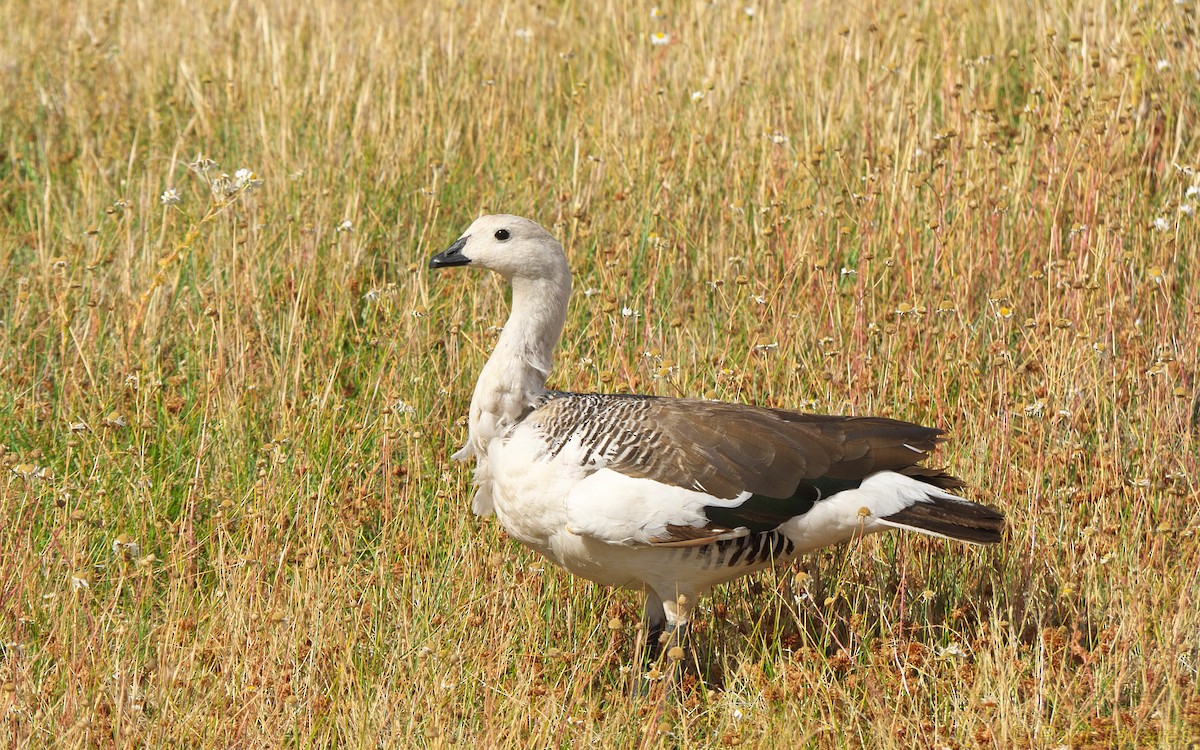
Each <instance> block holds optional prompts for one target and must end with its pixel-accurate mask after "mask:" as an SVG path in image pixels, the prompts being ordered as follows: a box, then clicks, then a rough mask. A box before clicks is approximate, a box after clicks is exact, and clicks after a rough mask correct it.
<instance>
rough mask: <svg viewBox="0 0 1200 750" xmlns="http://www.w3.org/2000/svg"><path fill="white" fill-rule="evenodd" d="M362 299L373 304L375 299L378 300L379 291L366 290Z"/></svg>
mask: <svg viewBox="0 0 1200 750" xmlns="http://www.w3.org/2000/svg"><path fill="white" fill-rule="evenodd" d="M362 298H363V299H364V300H366V301H367V302H374V301H376V300H377V299H379V290H378V289H368V290H367V293H366V294H364V295H363V296H362Z"/></svg>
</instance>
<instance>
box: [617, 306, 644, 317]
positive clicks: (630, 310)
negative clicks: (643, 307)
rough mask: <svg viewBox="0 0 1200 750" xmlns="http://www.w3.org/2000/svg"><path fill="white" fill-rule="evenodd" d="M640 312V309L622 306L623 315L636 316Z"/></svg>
mask: <svg viewBox="0 0 1200 750" xmlns="http://www.w3.org/2000/svg"><path fill="white" fill-rule="evenodd" d="M639 314H640V313H638V311H637V310H634V309H633V308H632V307H622V308H621V317H624V318H636V317H637V316H638V315H639Z"/></svg>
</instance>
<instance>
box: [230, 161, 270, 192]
mask: <svg viewBox="0 0 1200 750" xmlns="http://www.w3.org/2000/svg"><path fill="white" fill-rule="evenodd" d="M262 184H263V181H262V180H260V179H259V178H258V175H256V174H254V173H253V172H251V171H250V170H249V169H246V168H245V167H243V168H242V169H239V170H238V171H236V172H234V173H233V189H234V190H245V191H246V192H250V191H251V190H255V189H257V188H260V187H262Z"/></svg>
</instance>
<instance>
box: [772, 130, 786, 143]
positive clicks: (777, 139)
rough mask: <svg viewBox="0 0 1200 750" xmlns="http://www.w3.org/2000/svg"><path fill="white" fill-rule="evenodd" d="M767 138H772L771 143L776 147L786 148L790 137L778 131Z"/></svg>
mask: <svg viewBox="0 0 1200 750" xmlns="http://www.w3.org/2000/svg"><path fill="white" fill-rule="evenodd" d="M767 137H768V138H770V139H771V143H774V144H775V145H776V146H786V145H787V143H788V137H787V136H786V135H784V134H783V133H780V132H779V131H778V130H776V131H775V132H773V133H771V134H770V135H768V136H767Z"/></svg>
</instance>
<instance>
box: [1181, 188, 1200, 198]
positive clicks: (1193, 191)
mask: <svg viewBox="0 0 1200 750" xmlns="http://www.w3.org/2000/svg"><path fill="white" fill-rule="evenodd" d="M1183 194H1184V196H1186V197H1188V198H1195V197H1196V196H1197V195H1200V185H1188V189H1187V190H1185V191H1183Z"/></svg>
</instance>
